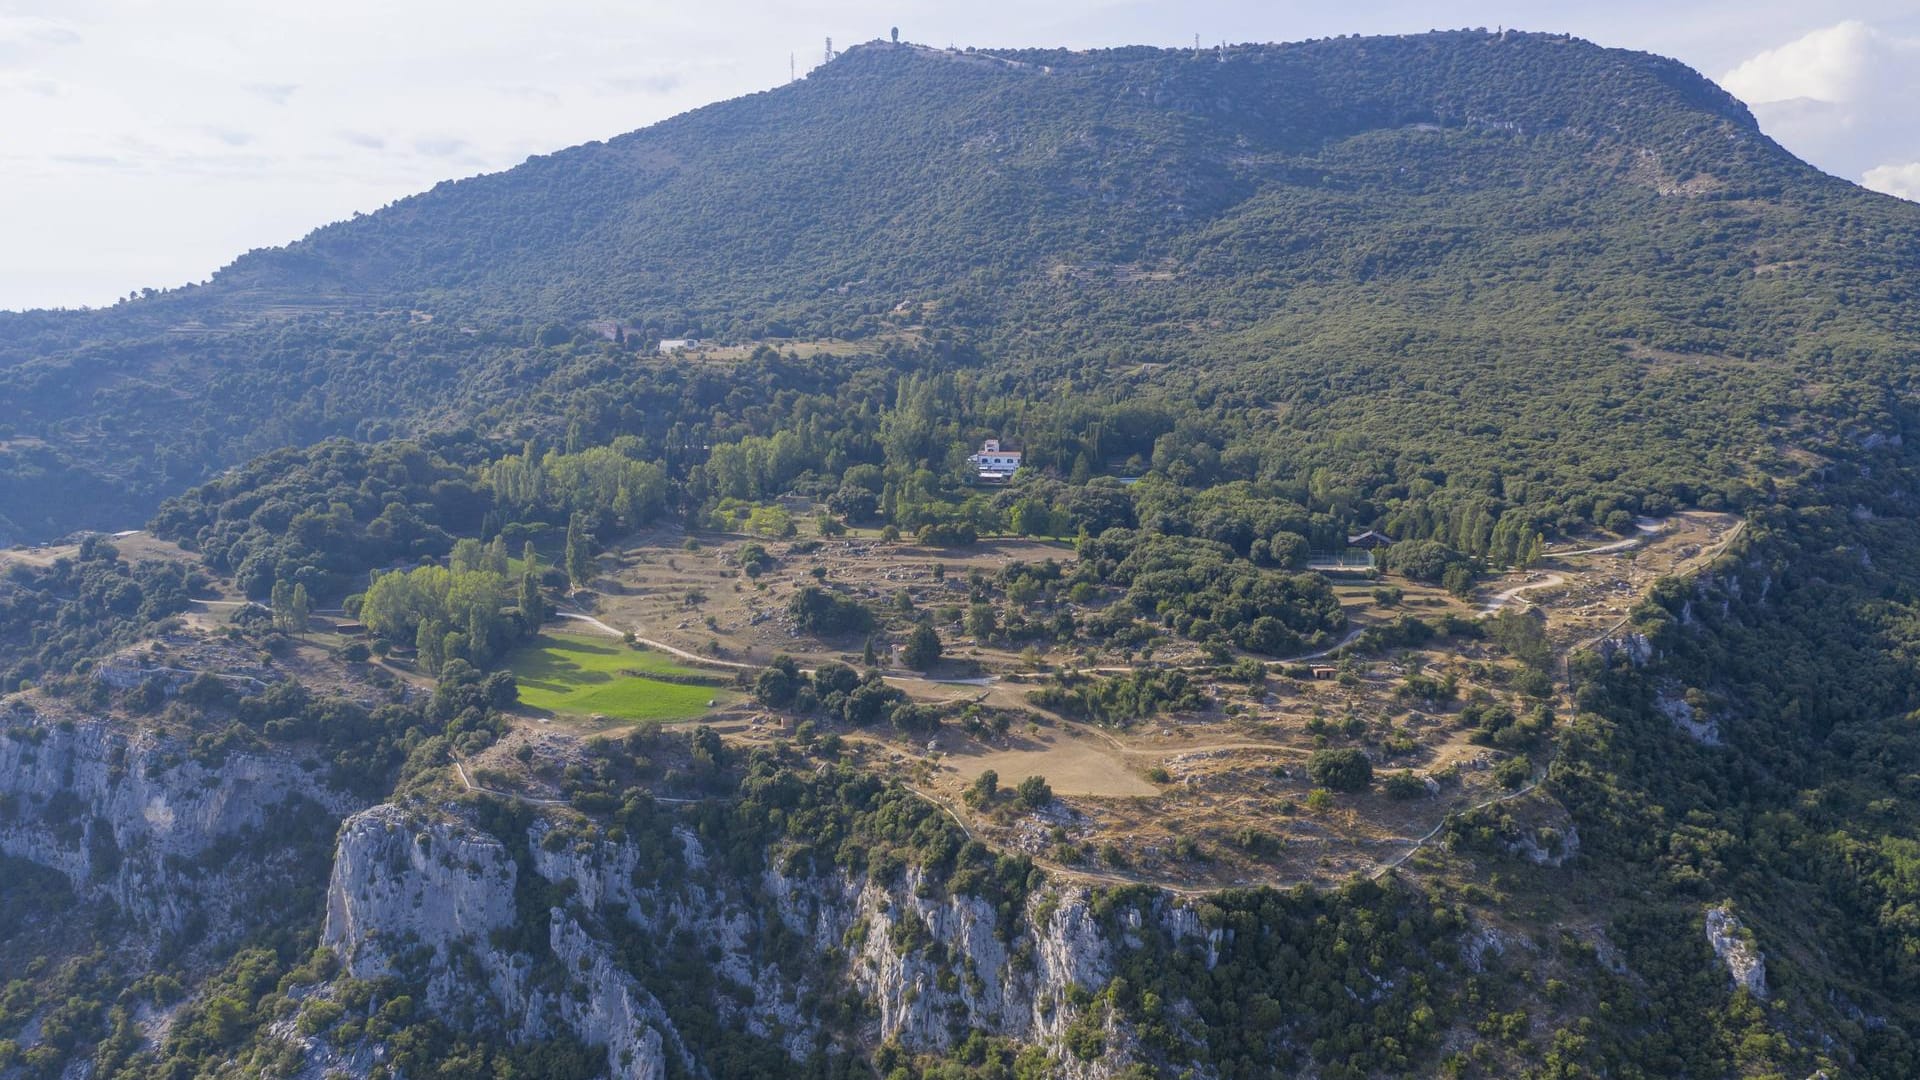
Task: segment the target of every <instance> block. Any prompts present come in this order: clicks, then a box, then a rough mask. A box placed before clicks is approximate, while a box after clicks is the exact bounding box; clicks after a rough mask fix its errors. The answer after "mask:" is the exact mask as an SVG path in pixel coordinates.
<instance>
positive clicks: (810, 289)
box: [0, 32, 1920, 537]
mask: <svg viewBox="0 0 1920 1080" xmlns="http://www.w3.org/2000/svg"><path fill="white" fill-rule="evenodd" d="M982 55H986V54H981V53H974V54H968V53H960V54H951V53H946V52H942V51H936V50H928V49H923V48H915V47H905V46H900V47H896V46H893V45H890V44H885V43H873V44H869V45H865V46H861V47H859V48H855V49H850V50H848V51H847V52H846V54H845V55H844V56H842V57H841V58H840V59H839V60H837V61H835V62H834V63H832V64H830V65H827V66H826V67H824V68H822V69H820V70H818V71H816V72H814V73H813V74H812V75H810V76H809V77H808V78H807V79H805V80H803V81H801V82H799V83H797V84H794V85H791V86H786V87H781V88H779V89H777V90H771V91H767V92H764V93H759V94H754V95H750V96H748V97H745V98H741V99H738V100H735V101H729V102H724V103H721V104H718V105H713V106H709V107H707V108H704V109H698V110H695V111H693V112H690V113H687V114H685V115H682V116H679V117H676V118H674V119H672V120H669V121H666V122H664V123H661V124H657V125H654V126H653V127H649V128H646V129H644V130H641V131H637V132H633V133H630V134H627V135H622V136H619V137H617V138H613V139H610V140H608V141H606V142H603V143H592V144H587V145H584V146H579V147H574V148H571V149H568V150H563V151H560V152H558V153H555V154H552V155H548V156H544V157H539V158H535V159H532V160H529V161H528V162H527V163H525V164H524V165H521V166H519V167H517V168H515V169H511V170H508V171H506V172H503V173H499V174H495V175H491V176H483V177H478V178H475V179H471V180H465V181H459V182H449V183H444V184H441V185H439V186H437V187H436V188H434V189H433V190H432V191H429V192H425V193H423V194H421V195H418V196H414V197H412V198H408V199H403V200H401V201H399V202H397V203H395V204H393V205H392V206H389V207H387V208H385V209H384V210H381V211H380V212H378V213H374V214H370V215H366V216H363V217H359V218H356V219H354V220H352V221H347V222H340V223H338V224H334V225H329V226H326V227H324V228H321V229H319V230H316V231H315V232H314V233H313V234H312V235H310V236H308V237H306V238H304V239H302V240H300V241H298V242H296V243H294V244H291V245H289V246H287V247H285V248H280V249H272V250H265V251H256V252H252V253H249V254H247V255H245V256H243V257H242V258H240V259H238V260H237V261H236V262H235V263H234V264H233V265H232V266H230V267H228V268H227V269H225V270H223V271H222V272H221V273H220V274H218V275H216V277H215V278H214V280H213V281H212V283H211V284H209V285H207V286H204V287H198V288H190V289H186V290H178V291H174V292H169V293H165V294H161V295H157V296H154V297H152V298H149V299H144V300H139V301H133V302H128V303H124V304H121V305H118V306H116V307H114V308H112V309H108V310H105V311H100V312H86V313H29V314H25V315H12V316H0V389H3V390H4V392H5V393H6V395H7V397H8V400H9V401H11V402H14V403H15V404H16V408H15V412H14V415H12V416H11V417H9V418H7V420H6V421H4V424H5V426H4V427H0V447H4V449H3V450H0V505H4V506H5V507H6V508H7V509H6V516H7V517H8V518H11V519H12V520H13V523H14V526H15V530H14V531H15V532H16V533H17V534H20V535H25V536H38V537H45V536H48V535H51V534H56V533H58V532H61V531H64V530H65V529H68V528H72V527H75V526H80V525H90V526H94V527H107V526H116V527H123V526H124V525H126V524H129V523H130V522H131V521H132V520H133V519H137V518H139V517H142V516H144V514H145V513H147V512H148V511H150V510H151V509H152V507H153V506H154V505H155V503H156V502H157V501H158V500H159V499H160V498H162V497H164V496H166V495H168V494H173V493H176V492H178V491H180V490H182V489H183V488H185V487H186V486H188V485H190V484H193V483H196V482H198V481H200V480H203V479H205V478H206V477H208V476H210V475H212V474H213V473H215V472H217V471H219V470H220V469H223V468H225V467H227V466H230V465H233V464H236V463H238V462H240V461H242V460H244V459H245V458H247V457H249V456H251V455H253V454H256V453H260V452H263V451H265V450H269V449H272V448H274V447H277V446H282V445H298V444H304V443H308V442H312V441H315V440H317V439H320V438H324V437H326V436H330V435H353V436H357V437H369V436H372V437H380V436H384V435H388V434H394V433H407V432H412V433H425V432H429V431H433V430H439V429H445V428H448V427H451V426H456V425H458V424H460V423H462V422H463V421H466V420H469V419H472V418H475V417H478V416H482V415H492V416H497V417H499V418H501V419H502V420H524V421H526V422H529V423H534V424H536V425H538V423H539V422H540V419H541V417H540V416H539V415H537V414H536V415H532V416H529V415H528V414H527V412H526V410H524V409H523V408H521V407H520V403H523V402H526V401H529V400H542V401H546V402H549V403H550V404H549V405H548V406H546V407H545V408H543V410H542V412H544V413H545V414H547V415H553V414H556V413H560V412H565V411H567V410H568V409H570V408H572V407H573V404H572V403H573V402H574V401H576V400H577V399H578V398H579V396H580V395H581V394H583V393H585V392H586V390H587V388H588V387H590V386H596V385H597V386H601V387H613V386H618V385H619V384H621V383H623V382H625V381H626V380H627V379H628V378H629V375H628V373H627V372H628V370H630V367H627V365H631V364H632V363H633V362H634V361H635V360H638V361H640V362H641V365H642V366H644V361H645V359H646V357H647V355H648V353H649V351H650V349H651V346H652V343H653V342H655V341H657V340H660V339H662V338H666V337H682V336H693V337H702V338H707V339H709V340H715V341H719V342H723V343H730V344H735V345H740V346H743V347H744V349H745V351H751V349H752V348H753V347H755V346H756V345H759V344H768V345H772V346H774V347H775V348H779V349H784V348H787V347H788V345H787V343H791V342H796V341H808V340H815V341H828V342H837V343H839V345H838V348H839V350H840V351H842V352H861V351H865V352H869V353H872V354H875V355H878V354H881V353H888V352H890V353H893V354H895V355H896V356H899V355H901V354H913V355H916V356H919V357H926V358H932V359H933V361H934V362H936V363H938V364H940V365H943V366H950V365H953V364H959V365H963V366H967V367H974V368H984V369H991V370H992V371H994V372H995V373H996V377H997V378H999V379H1001V380H1004V381H1005V384H1006V385H1010V386H1015V385H1017V386H1023V387H1026V388H1028V389H1029V390H1030V392H1032V393H1033V394H1034V395H1036V396H1038V395H1041V394H1044V393H1046V392H1047V391H1046V389H1045V388H1047V387H1050V386H1053V385H1057V384H1059V383H1060V382H1061V381H1062V380H1065V381H1069V382H1071V383H1072V384H1074V385H1076V386H1082V387H1087V388H1089V389H1094V390H1099V389H1100V388H1109V389H1111V390H1112V392H1115V393H1123V394H1133V393H1135V390H1134V389H1133V388H1134V387H1135V386H1136V385H1138V384H1142V383H1145V384H1147V385H1150V386H1151V387H1152V388H1153V389H1154V390H1156V391H1160V392H1164V393H1166V394H1168V395H1169V396H1172V397H1176V398H1179V399H1182V400H1191V399H1192V398H1195V397H1197V398H1198V399H1199V400H1201V401H1202V402H1203V403H1205V404H1207V405H1208V406H1210V407H1213V408H1226V409H1253V410H1257V411H1261V412H1265V413H1267V414H1268V417H1269V419H1268V420H1267V421H1266V424H1267V426H1268V427H1270V428H1271V430H1272V431H1273V432H1274V438H1275V439H1276V440H1277V441H1278V443H1279V444H1280V445H1282V446H1284V447H1285V448H1286V453H1287V454H1288V456H1289V457H1290V458H1293V459H1295V460H1296V461H1297V462H1298V463H1299V464H1298V467H1300V468H1313V467H1316V466H1320V465H1325V464H1332V465H1334V466H1335V467H1340V466H1341V462H1340V461H1339V459H1338V458H1337V457H1335V458H1328V457H1327V456H1326V455H1325V453H1324V447H1325V445H1326V442H1327V440H1328V439H1329V438H1330V436H1331V434H1332V433H1333V432H1335V431H1346V432H1353V431H1364V432H1366V433H1367V435H1368V437H1369V438H1371V439H1373V440H1375V441H1376V443H1377V444H1378V445H1379V446H1380V447H1381V449H1382V450H1384V451H1386V452H1388V453H1401V452H1406V451H1407V450H1409V449H1410V448H1412V447H1413V446H1414V445H1416V444H1418V445H1419V447H1420V450H1419V452H1421V453H1425V454H1429V455H1432V456H1433V457H1435V458H1436V459H1439V460H1441V461H1442V462H1443V463H1445V464H1446V465H1447V466H1448V467H1453V468H1460V467H1466V466H1469V465H1470V464H1471V463H1476V462H1482V461H1485V460H1487V459H1489V458H1494V457H1497V458H1501V459H1505V460H1513V459H1516V458H1522V457H1536V456H1539V455H1541V454H1543V453H1544V454H1545V455H1547V456H1548V457H1551V458H1555V459H1558V458H1562V457H1564V456H1567V455H1569V454H1572V455H1573V456H1574V457H1575V458H1576V459H1577V458H1578V457H1579V453H1578V452H1575V451H1573V450H1571V449H1570V444H1578V445H1579V446H1580V447H1581V448H1582V449H1583V450H1584V449H1588V448H1590V449H1594V450H1600V449H1604V450H1605V451H1606V453H1607V455H1608V456H1609V457H1610V458H1612V459H1614V460H1634V459H1637V458H1640V457H1643V456H1644V457H1648V458H1651V459H1653V461H1652V462H1651V463H1650V464H1651V465H1652V468H1651V469H1650V470H1648V471H1650V472H1653V473H1657V474H1659V477H1658V478H1659V480H1660V481H1662V482H1664V483H1667V484H1672V483H1679V484H1683V485H1685V486H1686V487H1687V488H1688V489H1690V490H1696V491H1697V490H1703V489H1717V490H1723V491H1724V490H1726V489H1728V488H1730V487H1737V486H1738V485H1739V484H1740V483H1742V482H1747V481H1751V480H1753V479H1754V476H1753V473H1752V471H1751V470H1750V469H1745V468H1743V466H1746V465H1748V464H1749V463H1750V461H1751V458H1752V457H1753V456H1754V455H1756V454H1759V453H1762V452H1763V451H1764V450H1765V449H1766V448H1767V446H1768V445H1769V444H1771V443H1774V442H1776V441H1777V434H1778V433H1777V432H1776V431H1772V430H1764V429H1767V428H1773V427H1778V426H1779V425H1781V424H1783V423H1786V422H1790V421H1791V420H1792V419H1793V418H1794V417H1796V416H1803V415H1806V414H1808V413H1814V414H1818V415H1819V416H1820V417H1821V420H1820V421H1819V425H1818V426H1830V424H1829V421H1831V420H1833V419H1835V418H1836V416H1837V417H1838V418H1839V419H1842V420H1850V419H1851V416H1850V415H1848V414H1855V413H1857V412H1858V411H1859V408H1860V406H1861V403H1862V402H1863V401H1866V400H1871V397H1872V396H1873V395H1877V394H1878V393H1879V392H1880V388H1882V387H1885V386H1887V385H1888V384H1890V383H1892V384H1896V385H1898V384H1901V382H1902V380H1904V378H1905V375H1904V366H1903V365H1900V364H1898V363H1897V362H1896V359H1897V357H1898V355H1899V351H1900V350H1899V348H1898V345H1897V342H1896V340H1895V338H1894V336H1893V334H1894V329H1893V328H1895V327H1897V326H1898V325H1900V324H1901V322H1902V320H1903V319H1910V318H1911V311H1910V308H1911V306H1912V305H1913V304H1914V302H1915V301H1914V297H1913V296H1912V294H1911V291H1910V290H1909V289H1907V288H1906V287H1905V286H1904V285H1903V284H1902V282H1903V280H1904V279H1903V278H1902V276H1901V271H1900V268H1901V267H1903V266H1905V265H1910V263H1911V261H1912V259H1913V256H1914V251H1915V245H1916V243H1920V240H1917V239H1916V237H1917V236H1920V225H1917V224H1916V222H1920V215H1916V213H1915V211H1914V208H1913V207H1911V206H1909V205H1906V204H1900V203H1897V202H1896V201H1894V200H1891V199H1888V198H1885V197H1881V196H1876V195H1872V194H1869V193H1867V192H1864V191H1861V190H1860V189H1857V188H1854V187H1852V186H1851V185H1848V184H1846V183H1844V182H1841V181H1838V180H1835V179H1833V178H1831V177H1826V176H1824V175H1822V174H1820V173H1818V172H1817V171H1816V170H1814V169H1812V168H1811V167H1809V166H1806V165H1804V164H1802V163H1800V162H1798V161H1796V160H1794V159H1793V158H1791V156H1789V155H1788V154H1786V153H1785V152H1784V151H1782V150H1781V149H1780V148H1779V147H1778V146H1776V145H1775V144H1774V143H1772V142H1771V140H1768V139H1767V138H1766V137H1765V136H1764V135H1763V134H1761V133H1760V132H1759V131H1758V129H1757V128H1756V127H1755V126H1754V123H1753V120H1752V118H1751V116H1749V115H1748V114H1747V113H1746V111H1745V110H1744V109H1743V108H1742V107H1741V106H1740V105H1739V104H1738V103H1737V102H1735V101H1734V100H1733V99H1732V98H1730V97H1728V96H1727V95H1726V94H1725V93H1723V92H1722V91H1720V90H1719V89H1717V88H1716V87H1714V86H1713V85H1712V84H1711V83H1709V82H1708V81H1706V80H1705V79H1702V78H1701V77H1699V76H1698V75H1697V74H1695V73H1693V72H1691V71H1689V70H1688V69H1686V68H1685V67H1684V66H1682V65H1679V64H1677V63H1675V62H1673V61H1670V60H1665V59H1661V58H1657V57H1653V56H1648V55H1645V54H1637V53H1628V52H1623V51H1619V50H1610V49H1603V48H1600V47H1597V46H1594V45H1591V44H1588V43H1585V42H1580V41H1575V40H1569V39H1566V38H1564V37H1560V36H1554V35H1539V34H1520V33H1513V32H1508V33H1504V34H1499V35H1490V34H1485V33H1475V32H1454V33H1440V34H1431V35H1417V36H1410V37H1400V38H1349V39H1335V40H1327V41H1318V42H1309V43H1303V44H1296V45H1271V46H1267V45H1258V46H1240V47H1234V48H1229V49H1225V50H1205V51H1203V52H1201V53H1198V54H1196V53H1193V52H1191V51H1189V50H1159V49H1144V48H1141V49H1119V50H1110V51H1102V52H1092V53H1065V52H1023V51H1011V52H1004V53H1001V52H996V53H993V54H992V55H993V56H995V57H998V58H999V59H1000V60H1002V61H1005V62H983V61H979V60H978V58H979V57H980V56H982ZM909 331H910V332H909ZM609 334H613V335H617V336H618V337H619V338H620V339H621V342H620V344H622V345H624V346H627V347H625V348H609V347H606V346H608V345H610V343H605V342H604V340H603V338H604V336H605V335H609ZM603 353H610V354H612V355H616V356H620V357H624V358H626V359H625V361H624V363H623V366H622V367H615V368H607V367H605V366H604V364H603V363H602V362H601V359H600V358H601V357H602V355H603ZM623 367H626V370H623ZM1541 395H1544V396H1545V397H1546V398H1548V399H1550V400H1553V401H1556V402H1564V406H1560V405H1556V406H1554V407H1553V408H1552V409H1551V410H1550V411H1553V412H1555V413H1557V414H1558V415H1557V418H1556V419H1555V420H1554V421H1553V422H1551V423H1544V422H1542V417H1541V412H1542V410H1539V409H1535V408H1531V407H1528V406H1527V405H1526V404H1525V402H1526V401H1527V399H1529V398H1532V397H1535V396H1541ZM1756 400H1765V401H1767V402H1769V403H1771V404H1770V405H1769V407H1768V409H1767V410H1766V411H1765V414H1764V415H1754V402H1755V401H1756ZM1596 406H1597V408H1596ZM489 410H491V412H489ZM109 418H110V419H109ZM1654 433H1658V437H1657V438H1656V437H1650V436H1652V435H1653V434H1654ZM1668 433H1674V435H1677V436H1678V437H1677V438H1676V437H1674V435H1670V434H1668ZM1792 467H1793V465H1792V463H1791V462H1787V461H1774V462H1770V463H1768V464H1767V465H1766V466H1764V467H1763V468H1762V470H1761V471H1769V472H1777V471H1781V470H1783V469H1790V468H1792Z"/></svg>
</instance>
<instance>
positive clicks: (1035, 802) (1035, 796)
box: [1014, 776, 1053, 810]
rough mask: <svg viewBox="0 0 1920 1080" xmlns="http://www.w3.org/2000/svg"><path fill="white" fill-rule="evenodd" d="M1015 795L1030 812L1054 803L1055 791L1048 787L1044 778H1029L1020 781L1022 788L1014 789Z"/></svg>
mask: <svg viewBox="0 0 1920 1080" xmlns="http://www.w3.org/2000/svg"><path fill="white" fill-rule="evenodd" d="M1014 795H1015V797H1016V798H1018V799H1019V800H1020V805H1022V806H1024V807H1026V808H1027V809H1029V810H1038V809H1040V808H1041V807H1043V806H1045V805H1047V804H1048V803H1050V802H1052V801H1053V789H1052V788H1050V787H1048V786H1047V779H1046V777H1044V776H1029V777H1027V778H1026V779H1025V780H1022V781H1020V786H1019V787H1018V788H1016V789H1014Z"/></svg>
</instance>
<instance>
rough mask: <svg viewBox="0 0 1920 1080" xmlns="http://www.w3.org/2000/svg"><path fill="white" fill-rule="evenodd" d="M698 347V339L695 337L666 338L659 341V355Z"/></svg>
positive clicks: (669, 354) (670, 354)
mask: <svg viewBox="0 0 1920 1080" xmlns="http://www.w3.org/2000/svg"><path fill="white" fill-rule="evenodd" d="M699 347H700V339H699V338H697V337H688V338H667V339H665V340H663V341H661V342H660V355H661V356H672V355H673V354H674V353H677V352H683V351H685V350H687V349H697V348H699Z"/></svg>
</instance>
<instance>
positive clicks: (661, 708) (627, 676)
mask: <svg viewBox="0 0 1920 1080" xmlns="http://www.w3.org/2000/svg"><path fill="white" fill-rule="evenodd" d="M508 670H510V671H512V672H513V677H514V679H515V680H517V681H518V682H519V684H520V700H521V702H522V703H524V704H526V705H527V706H529V707H530V708H534V709H540V710H545V711H548V712H554V713H570V714H575V715H579V716H590V715H592V714H594V713H600V714H603V715H606V716H609V717H617V718H620V719H623V720H684V719H687V718H689V717H694V716H699V715H700V714H701V713H704V712H706V711H707V702H709V701H715V700H719V701H725V700H727V699H728V698H729V697H731V695H730V694H728V693H727V692H726V691H723V690H718V689H716V688H714V687H712V686H691V685H687V684H684V683H675V682H663V681H661V680H659V679H649V678H646V677H645V676H646V675H649V674H653V675H710V674H711V673H709V672H702V671H700V670H698V669H697V668H692V667H687V666H685V665H682V664H680V663H677V662H676V661H674V660H673V659H672V658H670V657H667V656H664V655H662V654H660V653H655V652H646V651H642V650H638V649H629V648H627V646H626V645H625V644H624V643H622V642H620V641H617V640H615V639H613V638H607V637H591V636H588V635H584V634H541V635H540V636H539V637H536V638H534V639H533V640H532V641H529V642H526V643H525V644H523V645H521V646H519V647H518V648H516V649H515V650H514V651H513V653H512V654H511V655H510V656H509V657H508Z"/></svg>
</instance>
